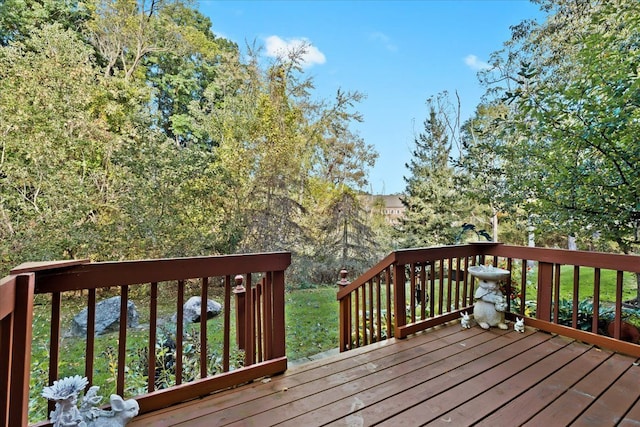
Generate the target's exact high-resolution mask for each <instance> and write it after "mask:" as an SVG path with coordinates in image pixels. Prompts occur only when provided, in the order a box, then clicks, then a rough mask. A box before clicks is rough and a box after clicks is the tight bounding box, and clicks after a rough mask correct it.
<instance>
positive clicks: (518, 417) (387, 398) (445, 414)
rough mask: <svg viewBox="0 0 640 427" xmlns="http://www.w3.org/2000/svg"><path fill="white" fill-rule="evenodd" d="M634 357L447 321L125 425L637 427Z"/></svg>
mask: <svg viewBox="0 0 640 427" xmlns="http://www.w3.org/2000/svg"><path fill="white" fill-rule="evenodd" d="M634 362H636V360H635V359H634V358H633V357H628V356H624V355H621V354H614V353H611V352H609V351H606V350H600V349H597V348H595V347H593V346H591V345H588V344H584V343H580V342H577V341H573V340H569V339H566V338H563V337H559V336H555V335H551V334H547V333H544V332H537V331H534V330H532V329H529V328H528V329H527V332H526V333H525V334H519V333H516V332H514V331H513V330H510V331H500V330H497V329H490V330H489V331H484V330H482V329H480V328H479V327H475V328H471V329H461V328H460V326H459V324H457V323H455V322H453V323H451V324H449V325H446V326H440V327H437V328H434V329H432V330H429V331H427V332H424V333H420V334H416V335H414V336H411V337H409V338H407V339H404V340H393V339H392V340H388V341H385V342H381V343H376V344H373V345H371V346H368V347H363V348H359V349H355V350H352V351H350V352H345V353H341V354H339V355H335V356H330V357H327V358H325V359H321V360H317V361H314V362H310V363H308V364H303V365H299V366H295V367H292V368H290V369H289V370H288V371H287V372H286V373H284V374H282V375H278V376H275V377H273V378H269V379H265V380H263V381H256V382H254V383H251V384H247V385H245V386H241V387H237V388H235V389H232V390H227V391H224V392H220V393H216V394H213V395H210V396H207V397H204V398H201V399H197V400H193V401H190V402H186V403H183V404H180V405H176V406H173V407H169V408H165V409H162V410H160V411H155V412H152V413H149V414H143V415H140V416H138V417H136V418H134V420H133V421H132V422H131V423H130V424H129V426H131V427H144V426H154V427H155V426H158V427H162V426H185V427H186V426H189V427H197V426H260V427H263V426H270V425H282V426H287V425H289V426H322V425H335V426H340V425H350V426H370V425H389V426H401V425H408V426H420V425H435V424H448V425H472V424H476V425H481V426H484V425H486V426H489V425H531V426H539V425H569V424H571V423H574V424H575V425H602V426H606V425H615V424H616V423H618V422H619V423H620V425H625V426H638V425H640V388H639V387H638V386H637V385H638V384H639V383H640V367H639V366H637V365H635V364H634ZM594 423H595V424H594Z"/></svg>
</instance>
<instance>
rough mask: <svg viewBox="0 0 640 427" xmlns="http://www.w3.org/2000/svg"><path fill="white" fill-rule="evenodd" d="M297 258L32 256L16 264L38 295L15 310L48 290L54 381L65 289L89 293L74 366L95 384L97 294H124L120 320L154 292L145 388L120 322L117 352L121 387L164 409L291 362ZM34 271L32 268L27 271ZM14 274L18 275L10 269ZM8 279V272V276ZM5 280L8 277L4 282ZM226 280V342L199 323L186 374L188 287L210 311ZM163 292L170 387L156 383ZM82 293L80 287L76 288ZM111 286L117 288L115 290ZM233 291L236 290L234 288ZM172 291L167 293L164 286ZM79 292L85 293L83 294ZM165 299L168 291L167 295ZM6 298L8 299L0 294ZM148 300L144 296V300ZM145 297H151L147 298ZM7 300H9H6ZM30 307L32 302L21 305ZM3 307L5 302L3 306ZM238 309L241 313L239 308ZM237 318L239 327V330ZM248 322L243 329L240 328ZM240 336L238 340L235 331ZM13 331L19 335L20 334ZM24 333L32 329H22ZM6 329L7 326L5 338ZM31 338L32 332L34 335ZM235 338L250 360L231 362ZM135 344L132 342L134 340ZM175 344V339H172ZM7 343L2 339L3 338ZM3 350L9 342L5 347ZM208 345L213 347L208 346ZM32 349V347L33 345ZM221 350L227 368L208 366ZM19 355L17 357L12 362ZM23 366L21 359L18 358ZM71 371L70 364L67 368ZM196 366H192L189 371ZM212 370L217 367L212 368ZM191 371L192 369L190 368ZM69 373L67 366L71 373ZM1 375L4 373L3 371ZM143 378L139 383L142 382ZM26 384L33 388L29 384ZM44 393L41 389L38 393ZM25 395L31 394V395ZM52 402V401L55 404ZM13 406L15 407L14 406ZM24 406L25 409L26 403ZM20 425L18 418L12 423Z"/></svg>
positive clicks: (146, 407)
mask: <svg viewBox="0 0 640 427" xmlns="http://www.w3.org/2000/svg"><path fill="white" fill-rule="evenodd" d="M290 263H291V254H290V253H289V252H275V253H264V254H244V255H224V256H206V257H190V258H173V259H151V260H138V261H117V262H95V263H92V262H88V261H87V260H77V261H62V262H57V261H56V262H50V263H49V262H46V263H28V264H23V265H21V266H18V267H16V268H15V269H13V270H12V273H21V275H20V276H17V277H22V276H25V277H26V276H28V277H31V278H32V296H31V298H29V300H28V301H25V300H22V301H20V305H17V306H16V309H15V313H18V312H28V313H30V314H32V313H33V309H32V308H30V309H29V308H28V305H25V304H29V303H30V304H31V307H32V306H33V299H34V297H33V293H35V294H44V295H48V297H47V298H45V299H44V301H48V302H49V304H50V310H51V313H50V320H51V322H50V323H51V325H50V337H49V339H50V349H49V380H48V383H49V384H52V383H53V381H55V380H57V379H58V378H59V376H61V372H62V370H61V369H60V366H61V362H62V358H63V357H64V354H63V352H62V351H61V347H60V343H61V340H62V337H63V335H64V334H63V330H62V325H63V316H62V312H63V310H62V302H63V301H64V300H65V298H66V295H67V294H68V293H70V292H73V291H80V292H82V294H87V296H86V297H85V296H82V297H81V298H86V301H87V305H86V307H87V332H86V351H85V354H86V360H85V366H84V372H73V373H71V375H76V374H77V375H81V376H82V375H84V376H86V377H87V378H88V379H89V383H90V385H101V384H94V378H95V375H94V374H95V372H96V369H97V367H98V365H99V363H98V358H97V356H99V355H96V342H97V341H98V339H96V338H95V327H96V302H97V300H99V299H100V298H99V296H100V293H101V292H102V291H100V289H102V288H111V289H114V290H116V291H117V293H118V294H119V300H120V313H119V318H120V321H119V324H120V325H124V324H126V323H127V310H128V304H129V301H130V299H132V298H131V297H130V296H131V295H133V296H135V295H140V294H141V292H142V294H144V295H148V296H149V298H148V304H149V307H148V313H149V332H148V337H147V338H143V340H146V343H147V344H146V349H147V350H146V351H147V353H146V354H147V355H148V356H147V357H148V358H147V359H146V360H147V362H146V363H147V364H148V374H147V376H148V378H147V380H146V383H147V385H146V392H143V393H142V394H138V395H137V396H131V392H130V391H129V388H128V387H129V386H128V385H127V374H126V372H127V371H128V370H129V366H128V363H127V358H128V357H131V355H130V353H131V350H130V348H129V347H128V342H131V339H130V335H131V334H132V332H131V331H130V330H129V328H127V327H120V328H119V332H118V334H117V336H118V339H117V344H116V347H117V348H116V349H115V353H114V356H113V357H114V358H115V359H114V361H115V363H116V364H117V366H115V367H114V369H115V371H116V372H115V376H116V378H115V383H116V390H115V391H116V393H117V394H120V395H123V396H124V395H125V393H128V394H129V396H127V397H134V398H136V400H137V401H138V403H139V406H140V413H145V412H149V411H152V410H156V409H160V408H162V407H165V406H167V405H171V404H175V403H178V402H181V401H184V400H188V399H192V398H195V397H199V396H202V395H206V394H209V393H211V392H213V391H216V390H220V389H224V388H228V387H232V386H234V385H238V384H242V383H245V382H247V381H251V380H253V379H256V378H260V377H264V376H267V375H273V374H276V373H279V372H283V371H285V370H286V368H287V358H286V348H285V325H284V295H285V288H284V285H285V283H284V282H285V270H286V269H287V268H288V266H289V264H290ZM27 271H31V272H30V273H28V274H22V273H24V272H27ZM10 277H14V276H10ZM6 280H9V279H6ZM3 283H4V282H3ZM234 283H235V284H236V285H237V284H238V283H242V286H243V289H246V292H236V291H237V287H236V288H235V291H234V288H233V284H234ZM215 287H220V291H221V292H223V294H224V306H223V310H224V314H223V315H221V316H222V317H223V319H224V320H223V321H222V324H223V338H224V339H223V343H222V344H220V345H221V347H222V349H221V350H220V351H218V350H208V349H209V348H210V343H209V338H208V335H207V322H206V321H202V322H199V328H198V329H197V332H194V333H197V334H198V335H197V338H196V340H197V342H196V343H194V347H195V348H199V349H202V351H200V353H199V357H198V358H199V362H195V363H197V364H198V371H197V373H196V375H197V377H196V378H195V379H193V380H192V379H191V378H187V377H185V374H184V372H185V371H184V368H185V366H184V365H183V358H184V357H185V354H186V353H185V351H186V350H185V347H184V345H185V342H184V339H185V338H184V334H186V332H187V325H186V323H185V322H184V319H183V317H182V311H181V310H182V303H183V302H184V301H185V295H186V292H187V289H192V290H193V291H195V289H196V288H198V289H199V291H198V292H197V296H200V297H201V300H202V301H203V303H202V304H201V306H202V308H201V312H200V319H206V318H207V304H206V303H205V301H206V300H207V299H208V298H209V293H210V292H211V291H210V289H215ZM163 292H165V293H168V292H170V293H171V294H170V295H173V297H172V298H174V301H175V302H176V311H177V313H178V314H179V315H176V320H175V323H176V325H175V328H174V331H175V343H173V344H172V345H175V347H174V350H171V348H169V350H170V351H173V352H174V353H175V356H174V358H173V360H174V362H172V365H171V369H174V370H175V383H174V384H173V385H169V386H168V387H166V386H163V387H166V388H158V386H156V385H155V381H156V378H155V375H154V374H155V373H156V371H155V369H156V366H157V364H158V363H161V361H160V359H158V358H159V357H162V353H158V352H162V351H166V350H167V349H166V348H165V349H164V350H163V349H161V348H160V349H156V347H157V346H159V345H162V344H161V343H160V339H159V333H158V330H159V324H160V323H159V319H158V307H159V304H158V300H160V299H162V297H161V296H159V295H161V294H162V293H163ZM76 294H77V292H76ZM110 294H113V292H111V293H110ZM234 294H235V298H233V297H232V296H233V295H234ZM165 295H168V294H165ZM74 298H76V299H77V298H79V297H78V296H77V295H76V296H74ZM165 299H166V297H165ZM0 301H4V298H2V299H1V300H0ZM145 301H146V300H145ZM145 303H147V302H145ZM233 305H235V307H236V311H237V313H236V316H232V315H230V313H229V311H230V310H231V306H233ZM3 307H4V304H3ZM25 307H26V308H27V309H26V310H25V309H23V308H25ZM2 310H3V311H4V308H3V309H2ZM240 314H242V315H241V316H240ZM14 324H15V326H16V327H17V328H18V329H19V330H20V332H19V333H22V334H24V333H25V332H30V331H31V321H29V322H24V321H21V322H19V323H18V324H16V323H14ZM234 324H235V327H236V330H235V331H234V330H233V325H234ZM240 328H241V329H242V330H239V329H240ZM234 333H235V336H236V339H235V340H234V339H233V338H232V337H233V334H234ZM15 335H16V334H15V333H14V337H15ZM23 336H26V335H23ZM4 337H5V334H4V331H3V333H2V338H3V340H4V339H5V338H4ZM29 342H30V340H29ZM233 343H235V344H237V348H238V349H241V351H240V354H244V357H243V358H244V362H243V363H242V365H241V366H232V365H231V364H230V354H231V353H232V352H237V350H234V349H233V348H231V347H232V345H233ZM129 345H131V344H129ZM172 348H173V347H172ZM3 349H4V345H3ZM3 351H4V350H3ZM209 351H215V354H210V353H209ZM28 353H29V354H30V352H28ZM218 357H220V358H221V359H222V360H221V368H219V369H221V371H220V372H218V373H215V372H213V371H211V369H213V368H211V367H210V366H209V364H210V360H216V359H217V358H218ZM14 363H15V362H14ZM16 366H17V365H16ZM23 372H25V373H26V375H27V377H26V385H27V387H28V384H29V381H28V375H29V365H28V364H27V365H26V366H24V369H23ZM65 372H67V371H65ZM190 372H192V371H190ZM212 374H213V375H212ZM190 375H191V374H190ZM65 376H66V374H65ZM0 379H1V378H0ZM139 387H140V385H136V389H138V388H139ZM27 390H28V388H27ZM34 397H37V398H39V399H41V397H40V396H39V394H38V395H37V396H34ZM26 402H28V395H27V399H26ZM51 409H53V408H52V404H51V403H50V404H49V410H51ZM13 412H14V411H13V409H12V410H11V413H13ZM24 413H25V414H26V406H25V410H24ZM11 425H16V424H11Z"/></svg>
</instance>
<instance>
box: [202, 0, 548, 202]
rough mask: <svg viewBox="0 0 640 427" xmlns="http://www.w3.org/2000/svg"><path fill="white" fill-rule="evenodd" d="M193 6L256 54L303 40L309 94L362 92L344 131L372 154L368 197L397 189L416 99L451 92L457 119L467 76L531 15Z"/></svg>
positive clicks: (458, 9) (459, 8) (416, 124)
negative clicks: (359, 119)
mask: <svg viewBox="0 0 640 427" xmlns="http://www.w3.org/2000/svg"><path fill="white" fill-rule="evenodd" d="M198 4H199V9H200V11H201V12H202V13H204V14H205V15H207V16H209V18H211V21H212V23H213V32H214V33H215V34H217V35H220V36H223V37H226V38H228V39H230V40H233V41H235V42H236V43H238V45H239V46H240V47H241V48H242V49H244V47H245V46H246V42H249V43H253V42H254V41H255V42H256V43H257V44H258V45H261V46H264V47H265V49H264V54H265V55H269V54H270V53H272V52H274V51H276V50H278V49H283V48H286V46H289V45H295V44H296V43H299V42H300V41H302V40H304V41H305V42H306V43H308V44H310V46H311V48H310V50H309V55H308V57H307V64H306V67H305V73H306V75H307V76H310V77H313V79H314V82H315V95H316V96H318V97H321V98H328V99H330V98H332V97H333V95H335V92H336V90H337V89H338V88H341V89H343V90H345V91H355V90H357V91H359V92H362V93H364V94H365V95H366V96H367V98H366V99H365V100H364V101H363V102H362V103H360V104H359V105H358V106H357V110H358V111H359V112H360V113H362V115H363V116H364V122H363V123H362V124H357V125H355V126H354V127H353V128H354V130H356V131H357V133H358V134H359V135H360V136H361V137H362V138H364V140H365V141H366V142H367V143H368V144H371V145H373V146H374V147H375V149H376V150H377V152H378V153H379V158H378V160H377V162H376V166H375V167H374V168H373V169H372V170H370V172H369V181H370V186H369V188H367V189H366V190H368V191H371V192H373V193H374V194H382V193H385V194H390V193H399V192H402V191H404V189H405V182H404V180H403V176H407V175H408V174H409V171H408V170H407V168H406V167H405V164H406V163H407V162H408V161H409V158H410V155H411V150H412V149H413V146H414V142H413V141H414V136H415V135H416V134H417V133H418V132H421V131H422V130H423V121H424V118H425V117H426V114H427V108H426V100H427V98H429V97H430V96H434V95H436V94H438V93H439V92H442V91H445V90H446V91H448V92H449V93H450V94H453V93H455V92H456V91H457V92H458V94H459V96H460V100H461V104H462V108H461V113H462V114H461V116H462V117H461V118H462V120H463V121H464V120H465V119H466V118H468V117H470V116H471V114H472V113H473V111H474V110H475V107H476V105H477V104H478V102H479V101H480V97H481V96H482V94H483V93H484V89H483V88H482V87H481V86H480V84H479V83H478V79H477V77H476V73H477V71H478V69H479V68H480V67H482V66H483V65H484V64H485V63H486V62H485V61H487V60H488V59H489V55H490V54H491V53H492V52H494V51H496V50H499V49H500V48H501V47H502V44H503V43H504V42H505V41H507V40H509V38H510V35H511V33H510V30H509V27H510V26H511V25H515V24H518V23H519V22H521V21H522V20H524V19H529V18H539V17H540V16H541V13H540V12H539V10H538V6H537V5H535V4H531V3H529V2H528V1H525V0H449V1H438V0H424V1H419V0H413V1H383V0H378V1H338V0H333V1H311V0H298V1H294V0H289V1H265V0H263V1H260V0H253V1H229V0H227V1H208V0H200V1H199V2H198Z"/></svg>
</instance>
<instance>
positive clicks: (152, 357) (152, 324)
mask: <svg viewBox="0 0 640 427" xmlns="http://www.w3.org/2000/svg"><path fill="white" fill-rule="evenodd" d="M150 291H151V295H150V298H149V350H148V352H147V361H148V365H149V366H148V372H149V373H148V378H147V389H148V390H149V391H150V392H151V391H154V390H155V384H156V381H155V377H156V341H157V336H156V330H157V328H158V283H157V282H153V283H151V289H150Z"/></svg>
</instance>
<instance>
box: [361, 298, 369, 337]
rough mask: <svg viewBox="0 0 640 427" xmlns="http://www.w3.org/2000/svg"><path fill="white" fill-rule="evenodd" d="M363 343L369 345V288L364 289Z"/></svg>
mask: <svg viewBox="0 0 640 427" xmlns="http://www.w3.org/2000/svg"><path fill="white" fill-rule="evenodd" d="M362 342H363V344H364V345H368V344H369V333H368V331H367V287H366V286H363V287H362Z"/></svg>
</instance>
